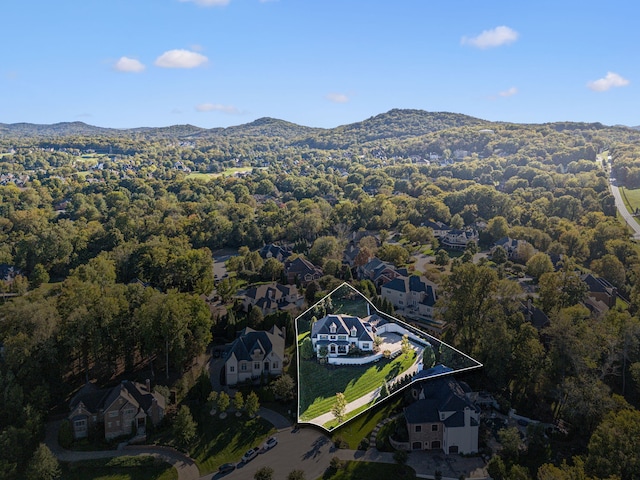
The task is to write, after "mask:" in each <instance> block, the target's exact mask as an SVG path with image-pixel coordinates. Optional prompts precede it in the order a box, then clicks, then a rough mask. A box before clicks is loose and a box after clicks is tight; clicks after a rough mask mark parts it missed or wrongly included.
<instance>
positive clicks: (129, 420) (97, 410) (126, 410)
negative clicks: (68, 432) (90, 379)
mask: <svg viewBox="0 0 640 480" xmlns="http://www.w3.org/2000/svg"><path fill="white" fill-rule="evenodd" d="M69 407H70V410H71V412H70V413H69V415H68V417H67V418H68V419H69V420H70V421H71V424H72V427H73V436H74V438H76V439H78V438H85V437H87V436H88V435H89V432H90V430H91V429H93V428H101V429H102V430H103V431H104V438H105V439H106V440H111V439H113V438H117V437H122V436H126V435H132V434H135V435H145V434H146V430H145V427H146V422H147V420H149V421H150V422H151V423H152V424H153V425H157V424H158V423H160V421H161V420H162V419H163V418H164V412H165V408H166V405H165V399H164V397H163V396H162V395H160V394H158V393H155V392H153V391H152V390H151V384H150V382H149V380H147V382H146V385H142V384H139V383H135V382H130V381H129V380H123V381H122V383H120V384H119V385H117V386H115V387H112V388H103V389H98V388H97V387H96V386H95V385H94V384H92V383H87V384H86V385H85V386H84V387H82V389H80V391H79V392H78V393H77V394H76V395H75V396H74V397H73V398H72V399H71V401H70V402H69Z"/></svg>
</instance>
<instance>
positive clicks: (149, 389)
mask: <svg viewBox="0 0 640 480" xmlns="http://www.w3.org/2000/svg"><path fill="white" fill-rule="evenodd" d="M146 384H147V392H149V393H151V380H149V379H148V378H147V381H146Z"/></svg>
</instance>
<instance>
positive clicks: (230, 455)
mask: <svg viewBox="0 0 640 480" xmlns="http://www.w3.org/2000/svg"><path fill="white" fill-rule="evenodd" d="M203 410H206V409H203ZM194 417H195V416H194ZM196 420H197V422H198V443H197V445H196V446H194V447H193V448H192V449H191V451H190V454H191V457H192V458H193V459H194V460H195V461H196V463H197V464H198V468H199V469H200V475H206V474H209V473H212V472H214V471H216V470H217V469H218V467H219V466H220V465H222V464H223V463H227V462H238V461H239V460H240V458H241V457H242V455H243V454H244V453H245V452H246V451H247V450H249V449H250V448H253V447H255V446H257V445H260V444H261V443H262V442H263V441H264V440H265V439H266V438H267V437H268V436H269V435H270V434H272V433H273V432H274V431H275V429H274V428H273V425H271V424H270V423H269V422H267V421H266V420H263V419H262V418H260V417H256V418H253V419H250V418H248V417H247V415H246V414H243V415H242V416H241V417H239V418H238V417H236V416H235V414H229V415H227V418H225V419H224V420H220V418H219V416H218V415H213V416H211V415H209V412H204V411H203V412H202V414H201V415H200V416H199V418H197V419H196Z"/></svg>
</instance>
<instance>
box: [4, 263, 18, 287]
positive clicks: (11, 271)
mask: <svg viewBox="0 0 640 480" xmlns="http://www.w3.org/2000/svg"><path fill="white" fill-rule="evenodd" d="M18 275H22V271H21V270H20V269H19V268H18V267H14V266H13V265H8V264H6V263H2V264H0V280H4V281H5V282H8V283H11V282H13V281H14V280H15V278H16V277H17V276H18Z"/></svg>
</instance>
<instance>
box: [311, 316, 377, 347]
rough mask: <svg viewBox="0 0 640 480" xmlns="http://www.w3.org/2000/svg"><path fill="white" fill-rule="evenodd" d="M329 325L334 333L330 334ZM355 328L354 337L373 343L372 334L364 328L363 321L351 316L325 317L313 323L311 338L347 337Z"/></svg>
mask: <svg viewBox="0 0 640 480" xmlns="http://www.w3.org/2000/svg"><path fill="white" fill-rule="evenodd" d="M331 325H335V326H336V331H335V332H333V333H332V332H331ZM353 328H355V330H356V335H355V336H356V337H357V338H358V339H359V340H370V341H373V334H372V333H371V332H370V331H369V330H368V329H367V328H366V327H365V325H364V322H363V320H361V319H360V318H358V317H354V316H351V315H334V314H330V315H326V316H324V317H322V318H321V319H320V320H318V321H317V322H315V323H314V324H313V326H312V327H311V337H315V336H317V335H320V334H322V335H325V334H326V335H349V336H351V330H352V329H353Z"/></svg>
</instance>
